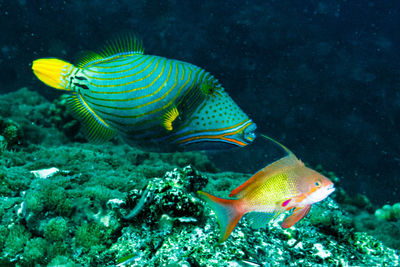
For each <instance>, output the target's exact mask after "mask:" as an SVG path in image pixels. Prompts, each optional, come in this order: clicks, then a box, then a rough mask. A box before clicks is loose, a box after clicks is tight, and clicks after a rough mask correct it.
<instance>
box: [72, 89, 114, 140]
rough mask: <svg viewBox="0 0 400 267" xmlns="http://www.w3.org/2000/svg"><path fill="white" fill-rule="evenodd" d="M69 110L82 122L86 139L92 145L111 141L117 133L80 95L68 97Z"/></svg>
mask: <svg viewBox="0 0 400 267" xmlns="http://www.w3.org/2000/svg"><path fill="white" fill-rule="evenodd" d="M67 107H68V109H69V110H70V111H71V112H72V113H73V115H74V117H75V118H77V119H78V120H80V121H81V122H82V124H83V126H84V128H85V132H86V137H87V139H88V140H89V142H91V143H96V144H101V143H104V142H106V141H108V140H110V139H111V138H112V137H113V136H114V135H115V131H114V130H113V129H112V128H111V127H110V126H109V125H108V124H107V123H106V122H104V120H103V119H101V118H100V117H99V116H97V114H96V113H95V112H94V111H93V110H92V109H91V108H90V107H89V106H88V105H87V103H86V102H85V100H83V98H82V97H81V95H80V94H78V93H75V94H72V95H70V96H69V97H68V102H67Z"/></svg>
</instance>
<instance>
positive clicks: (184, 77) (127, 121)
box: [32, 35, 256, 150]
mask: <svg viewBox="0 0 400 267" xmlns="http://www.w3.org/2000/svg"><path fill="white" fill-rule="evenodd" d="M32 69H33V72H34V74H35V75H36V76H37V77H38V78H39V80H41V81H42V82H44V83H45V84H47V85H49V86H51V87H54V88H56V89H60V90H65V91H69V92H70V93H71V95H70V97H69V101H68V107H69V109H70V110H71V111H72V112H73V114H74V115H75V116H76V117H77V118H78V119H79V120H81V121H82V123H83V125H84V126H85V129H86V134H87V138H88V139H89V141H92V142H97V143H102V142H104V141H107V140H109V139H110V138H112V137H113V136H114V135H115V133H117V132H118V133H119V134H121V136H122V137H123V138H124V139H125V140H126V141H127V142H128V143H133V144H135V145H141V146H142V147H143V148H149V149H150V150H151V149H157V150H175V149H177V148H179V147H184V148H188V149H189V150H191V149H218V148H226V147H234V146H239V147H243V146H246V145H247V144H249V143H251V142H252V141H253V139H254V138H255V134H254V131H255V129H256V125H255V124H254V123H253V122H252V120H251V119H249V117H248V116H247V115H246V114H245V113H244V112H243V111H242V110H241V109H240V108H239V106H238V105H237V104H236V103H235V102H234V101H233V100H232V98H231V97H230V96H229V95H228V94H227V93H226V92H225V90H224V89H223V88H222V86H221V84H220V83H219V82H218V81H217V80H216V79H215V78H214V77H213V76H212V75H211V74H210V73H208V72H206V71H205V70H203V69H202V68H200V67H197V66H195V65H192V64H190V63H186V62H182V61H179V60H173V59H167V58H164V57H159V56H154V55H145V54H144V49H143V46H142V42H141V41H139V40H138V39H137V38H135V37H134V36H132V35H121V36H120V37H118V38H116V39H115V40H113V41H109V42H107V43H106V44H105V46H104V47H103V48H102V49H100V50H99V51H97V52H89V53H86V54H85V55H84V56H83V57H82V58H81V59H80V60H79V61H78V62H77V63H76V64H74V65H73V64H71V63H68V62H66V61H63V60H60V59H56V58H42V59H38V60H35V61H34V62H33V65H32ZM167 147H169V148H167Z"/></svg>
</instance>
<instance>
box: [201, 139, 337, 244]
mask: <svg viewBox="0 0 400 267" xmlns="http://www.w3.org/2000/svg"><path fill="white" fill-rule="evenodd" d="M264 137H265V138H267V139H269V140H271V141H273V142H275V143H276V144H278V145H280V146H281V147H282V148H283V149H284V150H285V151H286V152H287V153H288V155H287V156H285V157H283V158H281V159H280V160H277V161H275V162H273V163H272V164H270V165H268V166H266V167H265V168H263V169H261V170H260V171H258V172H257V173H256V174H254V175H253V176H252V177H251V178H250V179H249V180H247V181H246V182H245V183H243V184H242V185H241V186H239V187H238V188H236V189H235V190H233V191H232V192H231V193H230V195H229V196H230V197H236V198H237V199H222V198H218V197H215V196H212V195H210V194H208V193H205V192H202V191H198V192H197V193H198V194H199V195H200V197H201V198H202V199H204V200H205V201H206V202H207V203H208V204H209V205H210V206H211V208H212V209H213V210H214V212H215V214H216V216H217V219H218V222H219V225H220V229H221V236H220V239H219V242H224V241H225V240H226V239H227V238H228V237H229V235H230V234H231V232H232V231H233V229H234V228H235V226H236V225H237V223H238V222H239V220H240V219H241V218H242V216H243V215H244V214H246V213H249V214H248V217H247V218H248V219H249V221H250V224H251V226H252V227H253V228H258V227H262V226H265V225H266V224H267V223H268V222H269V221H270V220H271V219H273V218H276V217H277V216H278V215H279V214H281V213H282V212H285V211H289V210H292V209H293V213H292V215H291V216H289V217H287V218H286V219H285V220H284V221H283V222H282V224H281V226H282V227H283V228H289V227H291V226H293V225H294V224H295V223H296V222H298V221H299V220H301V219H302V218H304V217H305V216H306V215H307V214H308V212H309V211H310V208H311V205H312V204H314V203H316V202H319V201H321V200H323V199H325V198H326V197H327V196H328V195H330V194H331V193H332V192H333V191H335V187H334V185H333V183H332V182H331V181H330V180H329V179H328V178H326V177H325V176H323V175H321V174H320V173H318V172H316V171H314V170H312V169H310V168H307V167H306V166H304V163H303V162H301V161H300V160H299V159H298V158H297V157H296V156H295V155H294V154H293V153H292V152H291V151H290V150H289V149H288V148H286V147H285V146H283V145H282V144H280V143H278V142H277V141H275V140H273V139H272V138H269V137H267V136H264Z"/></svg>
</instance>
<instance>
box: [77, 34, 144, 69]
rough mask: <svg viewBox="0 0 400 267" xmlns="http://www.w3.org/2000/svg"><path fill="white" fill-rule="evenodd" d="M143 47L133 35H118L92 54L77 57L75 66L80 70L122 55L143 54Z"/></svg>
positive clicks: (82, 54)
mask: <svg viewBox="0 0 400 267" xmlns="http://www.w3.org/2000/svg"><path fill="white" fill-rule="evenodd" d="M143 53H144V47H143V42H142V40H141V39H140V38H137V37H136V36H135V35H134V34H130V33H127V34H120V35H117V36H116V37H114V38H112V39H110V40H109V41H107V42H106V43H105V44H104V45H103V47H101V48H100V49H98V50H96V51H94V52H92V51H87V52H83V53H81V54H80V55H79V57H78V59H77V60H76V63H75V65H76V66H77V67H80V68H86V67H89V66H90V65H92V64H93V63H96V62H98V61H101V60H104V59H107V58H110V57H115V56H123V55H132V54H143Z"/></svg>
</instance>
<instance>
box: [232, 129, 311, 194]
mask: <svg viewBox="0 0 400 267" xmlns="http://www.w3.org/2000/svg"><path fill="white" fill-rule="evenodd" d="M261 136H263V137H264V138H266V139H268V140H270V141H272V142H274V143H275V144H277V145H279V146H280V147H282V148H283V149H284V150H285V151H286V152H287V153H288V155H287V156H285V157H283V158H281V159H279V160H277V161H274V162H273V163H271V164H269V165H267V166H266V167H264V168H263V169H261V170H259V171H258V172H256V173H255V174H254V175H253V176H252V177H251V178H250V179H249V180H247V181H246V182H244V183H243V184H242V185H240V186H239V187H237V188H236V189H234V190H232V192H231V193H230V194H229V196H230V197H237V198H241V197H243V196H244V195H245V192H246V189H247V188H249V186H258V185H259V183H262V182H265V181H266V180H267V179H268V178H270V177H273V176H274V175H276V174H278V173H282V172H285V171H287V170H288V169H291V168H293V167H295V166H303V165H304V164H303V162H301V161H300V160H299V159H298V158H297V157H296V156H295V154H293V152H292V151H290V150H289V149H288V148H287V147H285V146H284V145H282V144H281V143H279V142H278V141H276V140H274V139H272V138H271V137H268V136H266V135H263V134H261Z"/></svg>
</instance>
